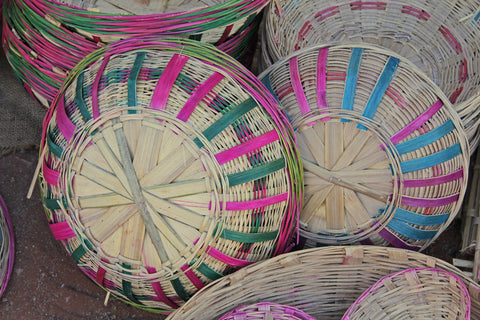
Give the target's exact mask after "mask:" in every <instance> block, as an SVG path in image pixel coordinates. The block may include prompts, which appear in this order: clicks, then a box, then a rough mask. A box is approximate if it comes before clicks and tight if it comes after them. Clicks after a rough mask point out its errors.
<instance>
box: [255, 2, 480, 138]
mask: <svg viewBox="0 0 480 320" xmlns="http://www.w3.org/2000/svg"><path fill="white" fill-rule="evenodd" d="M479 8H480V1H478V0H474V1H455V2H451V1H429V0H409V1H397V0H386V1H351V0H349V1H345V0H344V1H294V0H280V1H272V2H270V5H269V7H268V10H267V13H266V15H265V27H264V31H263V32H262V44H263V50H262V52H263V58H262V59H263V60H264V62H263V64H264V65H266V66H268V65H270V64H272V63H274V62H276V61H278V60H279V59H280V58H281V57H285V56H287V55H290V54H291V53H293V52H294V51H296V50H298V49H300V48H305V47H309V46H312V45H317V44H324V43H332V42H339V43H351V42H362V43H369V44H374V45H377V46H379V47H383V48H385V49H390V50H392V51H394V52H397V53H398V54H399V55H401V56H403V57H404V58H406V59H408V60H410V61H412V62H413V63H414V64H415V65H416V66H417V67H418V68H420V69H421V70H422V71H423V72H425V73H426V74H427V76H428V77H429V78H430V79H432V80H433V81H434V82H435V83H436V84H437V85H438V86H439V87H440V89H441V90H443V92H444V93H445V94H446V95H447V97H449V99H450V101H451V102H452V103H455V108H456V110H457V111H458V112H459V113H461V114H464V116H462V122H463V124H464V126H465V127H466V128H472V130H471V133H472V134H476V131H477V127H478V125H479V121H480V111H479V110H480V108H478V99H477V100H476V101H469V102H466V101H467V100H468V99H469V98H471V97H473V96H476V95H477V92H478V89H477V88H478V85H479V84H480V72H479V67H478V63H477V52H478V50H479V49H480V42H479V39H480V36H479V32H480V28H479V27H480V26H479V23H478V18H479V17H480V15H479V14H478V9H479ZM462 102H466V103H462ZM472 102H475V103H473V104H472ZM469 133H470V131H469ZM473 139H475V138H474V136H471V137H470V136H469V140H473ZM472 143H473V141H472Z"/></svg>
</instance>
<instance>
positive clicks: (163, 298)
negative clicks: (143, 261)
mask: <svg viewBox="0 0 480 320" xmlns="http://www.w3.org/2000/svg"><path fill="white" fill-rule="evenodd" d="M147 272H148V273H150V274H152V273H155V272H157V271H156V270H155V268H153V267H148V266H147ZM152 288H153V291H155V294H156V295H157V297H158V299H159V300H160V302H163V303H165V304H166V305H167V306H169V307H170V308H173V309H178V306H177V305H176V304H175V303H174V302H173V301H172V300H170V299H169V298H168V297H167V296H166V295H165V293H164V292H163V290H162V286H161V285H160V283H159V282H152Z"/></svg>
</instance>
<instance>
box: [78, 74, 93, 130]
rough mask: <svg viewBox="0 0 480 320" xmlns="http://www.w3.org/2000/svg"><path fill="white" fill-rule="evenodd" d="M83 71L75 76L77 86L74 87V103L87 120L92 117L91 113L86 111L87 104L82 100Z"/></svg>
mask: <svg viewBox="0 0 480 320" xmlns="http://www.w3.org/2000/svg"><path fill="white" fill-rule="evenodd" d="M84 74H85V71H83V72H81V73H80V74H79V75H78V78H77V87H76V89H75V103H76V104H77V105H78V108H79V109H80V113H81V114H82V117H83V118H84V119H85V120H86V121H87V120H90V119H92V115H91V114H90V111H88V108H87V106H86V105H85V101H84V100H83V76H84Z"/></svg>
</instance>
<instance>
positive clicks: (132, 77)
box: [127, 52, 146, 113]
mask: <svg viewBox="0 0 480 320" xmlns="http://www.w3.org/2000/svg"><path fill="white" fill-rule="evenodd" d="M145 56H146V52H138V53H137V57H136V58H135V62H134V63H133V66H132V70H131V71H130V74H129V76H128V81H127V87H128V106H129V107H136V106H137V79H138V75H139V74H140V69H141V68H142V64H143V61H144V60H145ZM128 113H136V111H134V110H129V111H128Z"/></svg>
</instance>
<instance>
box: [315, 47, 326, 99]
mask: <svg viewBox="0 0 480 320" xmlns="http://www.w3.org/2000/svg"><path fill="white" fill-rule="evenodd" d="M327 56H328V47H326V48H322V49H320V50H319V51H318V59H317V105H318V108H326V107H327Z"/></svg>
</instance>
